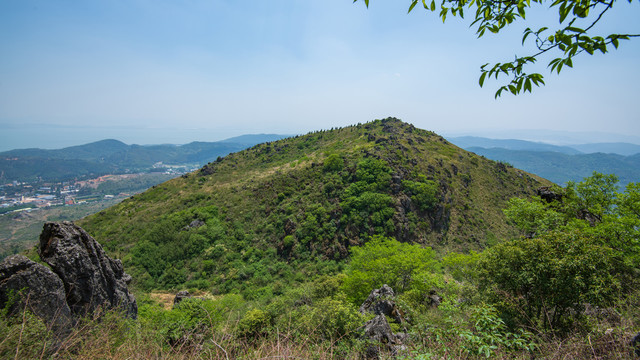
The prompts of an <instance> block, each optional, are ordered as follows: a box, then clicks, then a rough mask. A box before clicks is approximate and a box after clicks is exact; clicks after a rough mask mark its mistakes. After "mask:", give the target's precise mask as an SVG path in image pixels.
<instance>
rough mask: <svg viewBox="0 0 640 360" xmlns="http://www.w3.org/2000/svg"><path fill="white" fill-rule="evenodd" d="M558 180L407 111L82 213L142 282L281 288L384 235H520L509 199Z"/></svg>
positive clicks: (283, 145)
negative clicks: (416, 121)
mask: <svg viewBox="0 0 640 360" xmlns="http://www.w3.org/2000/svg"><path fill="white" fill-rule="evenodd" d="M548 184H549V182H547V181H546V180H543V179H541V178H538V177H536V176H533V175H531V174H528V173H526V172H524V171H521V170H518V169H515V168H513V167H510V166H508V165H505V164H504V163H500V162H495V161H491V160H488V159H486V158H484V157H481V156H478V155H475V154H473V153H470V152H467V151H465V150H463V149H460V148H458V147H457V146H455V145H452V144H451V143H449V142H448V141H446V140H445V139H444V138H442V137H441V136H439V135H437V134H435V133H433V132H429V131H426V130H421V129H417V128H415V127H414V126H412V125H410V124H407V123H404V122H402V121H400V120H398V119H395V118H388V119H384V120H376V121H373V122H370V123H366V124H359V125H357V126H350V127H346V128H340V129H332V130H327V131H318V132H314V133H309V134H307V135H304V136H296V137H292V138H287V139H283V140H279V141H274V142H267V143H263V144H260V145H256V146H254V147H252V148H250V149H247V150H244V151H240V152H237V153H232V154H229V155H227V156H225V157H224V158H219V159H218V160H216V161H215V162H212V163H209V164H207V165H205V166H204V167H203V168H201V169H200V170H198V171H196V172H193V173H190V174H188V175H184V176H182V177H180V178H176V179H173V180H170V181H168V182H165V183H163V184H160V185H158V186H155V187H154V188H152V189H149V190H148V191H146V192H144V193H142V194H139V195H135V196H133V197H131V198H129V199H127V200H125V201H123V202H122V203H120V204H118V205H116V206H114V207H112V208H109V209H107V210H103V211H101V212H99V213H97V214H95V215H93V216H90V217H88V218H86V219H84V220H82V221H81V222H79V224H80V225H81V226H82V227H84V228H85V229H86V230H87V231H88V232H89V233H90V234H92V235H93V236H94V237H96V239H97V240H98V241H100V242H101V243H102V244H104V246H105V248H106V249H107V250H108V251H110V252H111V253H113V254H115V256H117V257H119V258H121V259H123V260H124V262H125V265H126V267H127V269H129V270H128V271H129V272H130V273H131V274H132V275H133V277H134V279H135V281H136V285H137V286H139V287H141V288H143V289H150V288H175V287H195V288H203V289H204V288H206V289H213V290H214V292H216V291H217V292H229V291H233V290H240V291H243V293H244V294H245V296H250V297H251V296H259V295H260V293H261V292H265V291H266V292H271V291H273V292H275V293H278V291H280V290H281V289H282V287H283V286H285V285H286V283H290V282H292V281H294V282H295V281H303V280H306V279H308V278H309V277H313V276H316V275H320V274H324V273H334V272H336V271H338V270H340V269H341V268H342V266H343V261H342V260H344V259H346V258H347V257H348V255H349V253H350V247H352V246H358V245H361V244H363V243H365V242H366V241H367V240H368V239H369V238H370V236H373V235H384V236H388V237H394V238H396V239H398V240H400V241H403V242H412V243H418V244H423V245H428V246H432V247H434V248H435V249H437V250H440V251H447V250H472V249H482V248H484V247H485V246H487V245H490V244H492V243H495V242H497V241H498V239H504V238H508V237H510V236H512V235H514V234H515V230H514V228H513V227H512V226H511V225H509V224H507V222H506V220H505V217H504V214H503V213H502V209H503V208H505V207H506V204H507V200H508V199H509V198H511V197H514V196H520V197H522V196H528V195H532V194H534V193H535V190H536V189H537V188H538V187H539V186H541V185H548Z"/></svg>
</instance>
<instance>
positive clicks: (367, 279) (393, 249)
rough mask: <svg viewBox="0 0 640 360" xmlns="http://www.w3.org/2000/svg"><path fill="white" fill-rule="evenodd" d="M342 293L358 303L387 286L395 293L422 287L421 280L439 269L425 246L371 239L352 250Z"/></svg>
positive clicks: (422, 282)
mask: <svg viewBox="0 0 640 360" xmlns="http://www.w3.org/2000/svg"><path fill="white" fill-rule="evenodd" d="M351 250H352V254H351V261H350V262H349V265H348V267H347V271H346V274H347V277H346V278H345V279H344V283H343V287H342V288H343V290H344V291H345V293H346V295H347V298H348V299H349V301H351V302H352V303H354V304H358V305H359V304H361V303H362V302H363V301H364V300H365V299H366V297H367V296H368V295H369V293H370V292H371V290H373V289H377V288H380V287H381V286H382V285H384V284H387V285H389V286H391V287H392V288H393V289H394V290H395V291H396V292H397V293H402V292H404V291H407V290H409V289H411V288H416V289H421V288H424V287H425V286H424V285H425V284H424V280H425V279H426V278H428V276H425V275H421V274H424V273H433V272H437V271H438V270H439V264H438V261H437V260H436V259H435V252H434V251H433V250H432V249H431V248H429V247H421V246H420V245H416V244H413V245H410V244H406V243H401V242H399V241H397V240H395V239H391V238H385V237H381V236H374V237H372V238H371V240H369V241H368V242H367V243H366V244H365V245H363V246H362V247H352V248H351Z"/></svg>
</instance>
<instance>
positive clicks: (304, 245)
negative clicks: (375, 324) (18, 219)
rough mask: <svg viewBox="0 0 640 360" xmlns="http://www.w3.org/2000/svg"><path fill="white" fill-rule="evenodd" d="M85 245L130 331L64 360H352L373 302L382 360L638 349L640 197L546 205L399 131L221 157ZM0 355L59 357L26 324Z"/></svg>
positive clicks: (606, 354) (93, 332)
mask: <svg viewBox="0 0 640 360" xmlns="http://www.w3.org/2000/svg"><path fill="white" fill-rule="evenodd" d="M380 139H382V140H380ZM398 149H400V150H398ZM540 186H545V187H544V188H543V190H542V191H539V192H538V193H537V194H536V193H535V192H534V190H535V189H538V188H539V187H540ZM81 225H82V226H83V227H84V228H85V229H86V230H88V231H89V232H90V233H92V234H93V235H94V236H95V237H96V239H97V240H98V241H100V242H101V243H102V244H103V245H104V247H105V249H108V251H109V252H110V253H111V254H112V255H114V256H117V257H120V258H122V259H123V260H124V263H125V269H126V270H127V272H129V273H131V274H132V275H133V278H134V282H133V286H134V290H135V292H136V295H137V299H138V306H139V313H138V319H136V320H124V319H122V318H121V317H120V316H117V314H114V313H107V314H101V315H102V317H101V318H100V320H97V319H96V318H87V319H84V320H82V321H81V322H80V323H79V324H78V325H77V326H76V327H75V328H74V329H73V332H72V334H71V335H70V336H69V337H68V338H67V339H66V340H64V341H63V342H62V343H61V344H57V345H58V346H59V349H58V351H57V357H58V358H118V359H119V358H171V359H186V358H215V359H264V358H314V359H359V358H364V357H365V354H367V352H368V349H370V347H371V346H379V345H380V344H379V343H376V342H374V341H373V340H371V339H369V338H368V337H367V336H365V334H364V329H363V325H364V324H365V322H367V321H368V320H371V319H372V318H373V315H371V314H367V313H361V312H360V311H359V307H360V305H361V304H362V303H363V301H364V300H365V299H366V298H367V296H368V295H369V293H370V292H371V290H373V289H377V288H380V287H381V286H382V285H384V284H388V285H389V286H391V287H392V288H393V289H394V291H395V296H394V297H393V299H392V300H393V301H394V302H395V303H396V304H397V306H398V309H399V312H400V313H401V317H402V319H403V320H402V321H400V322H398V321H397V319H391V318H389V319H387V320H388V322H389V325H390V327H391V329H392V331H393V332H394V333H404V334H406V338H405V340H404V342H403V345H404V346H403V347H401V348H399V349H398V351H397V352H396V354H392V353H391V352H385V351H381V352H380V353H378V356H379V357H380V358H392V357H395V358H399V359H442V358H445V359H450V358H454V359H456V358H460V359H476V358H491V359H512V358H523V359H524V358H527V359H529V358H549V359H565V358H576V359H577V358H603V359H604V358H606V359H625V358H631V357H632V356H633V355H632V348H631V346H630V345H629V343H630V339H631V338H632V337H633V335H635V334H636V333H637V332H638V330H639V329H640V320H639V319H640V313H639V310H638V309H640V307H639V305H640V296H639V295H640V294H638V280H637V279H638V276H637V274H638V270H639V269H638V267H639V265H640V264H639V260H640V244H639V239H640V184H636V183H631V184H629V185H628V186H627V187H626V188H625V189H622V190H621V189H618V188H617V179H616V177H615V176H613V175H602V174H598V173H594V174H593V176H591V177H589V178H587V179H585V180H584V181H582V182H580V183H570V184H569V185H567V186H566V187H564V188H559V187H555V186H551V185H550V184H549V183H548V182H545V181H544V180H541V179H536V178H534V177H532V176H531V175H529V174H526V173H524V172H521V171H519V170H517V169H513V168H510V167H509V166H508V165H506V164H503V163H495V162H492V161H489V160H486V159H483V158H481V157H479V156H476V155H474V154H470V153H467V152H465V151H463V150H461V149H459V148H456V147H455V146H452V145H451V144H448V143H447V142H446V141H444V140H443V139H442V138H440V137H438V136H437V135H435V134H432V133H429V132H426V131H422V130H418V129H415V128H413V127H411V126H410V125H407V124H404V123H402V122H400V121H398V120H395V119H386V120H379V121H375V122H373V123H368V124H364V125H359V126H354V127H350V128H345V129H338V130H333V131H325V132H318V133H313V134H309V135H306V136H302V137H298V138H290V139H286V140H281V141H278V142H275V143H271V144H263V145H258V146H256V147H254V148H251V149H249V150H247V151H244V152H241V153H237V154H231V155H229V156H227V157H225V158H223V159H220V160H219V161H217V162H215V163H211V164H209V165H207V166H205V167H204V168H203V169H201V170H200V171H199V172H196V173H192V174H190V175H188V176H186V177H183V178H179V179H174V180H171V181H169V182H167V183H164V184H161V185H159V186H157V187H156V188H155V189H151V190H149V191H147V192H145V193H143V194H140V195H136V196H134V197H133V198H131V199H129V200H127V201H124V202H122V203H120V204H118V205H116V206H114V207H112V208H110V209H107V210H104V211H102V212H100V213H98V214H96V215H94V216H91V217H89V218H87V219H85V220H83V221H82V224H81ZM184 289H188V290H189V291H190V292H191V293H193V294H194V295H195V296H194V297H193V298H188V299H185V300H182V301H181V302H180V303H178V304H177V305H176V306H174V307H173V308H171V309H167V308H166V307H165V306H164V305H163V304H162V303H161V302H159V301H158V300H157V299H158V297H155V296H153V294H154V293H155V292H157V291H165V292H166V291H173V292H175V291H177V290H184ZM0 337H2V338H3V339H4V341H2V343H1V344H0V354H2V357H3V358H7V357H17V358H40V357H47V356H49V354H50V352H48V350H47V349H48V348H47V347H51V346H52V345H51V344H53V343H55V341H53V334H51V333H49V332H47V329H46V327H44V325H43V324H42V323H41V322H40V320H39V319H38V318H36V317H34V316H32V315H31V314H29V313H28V312H25V313H23V314H20V315H19V316H7V315H6V314H4V315H3V316H1V317H0Z"/></svg>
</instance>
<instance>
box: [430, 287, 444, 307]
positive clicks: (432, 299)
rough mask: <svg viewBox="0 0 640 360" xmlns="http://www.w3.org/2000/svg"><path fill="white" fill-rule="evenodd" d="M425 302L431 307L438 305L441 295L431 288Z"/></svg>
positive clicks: (440, 301)
mask: <svg viewBox="0 0 640 360" xmlns="http://www.w3.org/2000/svg"><path fill="white" fill-rule="evenodd" d="M427 303H428V304H429V306H431V307H438V306H440V304H441V303H442V296H440V295H438V293H437V292H436V291H435V290H431V291H429V295H427Z"/></svg>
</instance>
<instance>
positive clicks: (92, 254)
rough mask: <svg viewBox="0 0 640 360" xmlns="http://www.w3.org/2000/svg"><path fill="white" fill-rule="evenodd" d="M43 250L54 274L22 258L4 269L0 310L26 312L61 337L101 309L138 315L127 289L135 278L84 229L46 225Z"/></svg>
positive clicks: (15, 258)
mask: <svg viewBox="0 0 640 360" xmlns="http://www.w3.org/2000/svg"><path fill="white" fill-rule="evenodd" d="M38 251H39V253H40V257H41V259H42V260H44V261H45V262H46V263H47V264H48V265H49V266H51V269H49V268H48V267H46V266H44V265H42V264H38V263H36V262H34V261H32V260H29V259H28V258H26V257H25V256H22V255H14V256H10V257H8V258H6V259H5V260H4V261H3V262H2V263H1V264H0V308H2V307H5V306H6V305H7V304H9V305H10V308H9V312H10V313H12V314H16V313H18V312H20V311H22V310H24V309H25V307H26V308H27V309H28V310H30V311H31V312H32V313H34V314H35V315H37V316H39V317H40V318H42V319H43V320H44V321H45V323H46V324H47V325H48V326H49V327H51V329H52V330H53V331H54V332H55V333H56V334H58V335H59V336H64V334H66V333H68V331H69V330H70V328H71V326H72V325H73V324H74V323H75V322H76V320H77V319H78V318H79V317H81V316H84V315H87V314H90V313H92V312H94V311H95V310H96V309H97V308H105V309H120V310H122V312H123V313H124V314H125V316H128V317H132V318H135V317H136V316H137V313H138V308H137V305H136V300H135V298H134V296H133V295H132V294H131V293H130V292H129V290H128V288H127V282H128V281H129V280H130V279H131V278H130V277H129V275H127V274H126V273H125V272H124V270H123V267H122V263H121V262H120V260H114V259H111V258H110V257H108V256H107V255H106V254H105V253H104V251H103V250H102V247H101V246H100V244H98V243H97V242H96V241H95V240H94V239H93V238H92V237H91V236H89V234H87V233H86V232H85V231H84V230H82V229H81V228H80V227H78V226H76V225H74V224H72V223H69V222H63V223H47V224H45V226H44V230H43V232H42V235H41V236H40V247H39V249H38Z"/></svg>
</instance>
